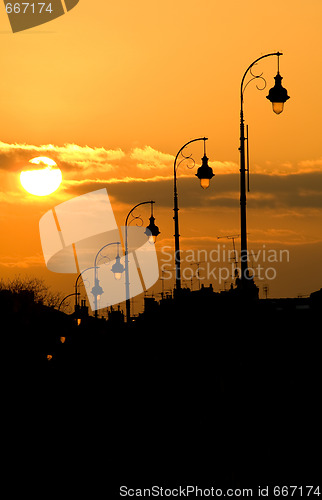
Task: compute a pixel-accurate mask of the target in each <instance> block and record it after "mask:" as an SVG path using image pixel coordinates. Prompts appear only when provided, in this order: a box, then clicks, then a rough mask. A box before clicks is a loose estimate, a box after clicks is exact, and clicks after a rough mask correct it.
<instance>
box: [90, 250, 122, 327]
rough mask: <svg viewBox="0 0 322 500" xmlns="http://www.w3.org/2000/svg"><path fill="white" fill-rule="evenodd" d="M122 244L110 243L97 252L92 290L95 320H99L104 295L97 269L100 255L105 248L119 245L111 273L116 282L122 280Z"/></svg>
mask: <svg viewBox="0 0 322 500" xmlns="http://www.w3.org/2000/svg"><path fill="white" fill-rule="evenodd" d="M120 244H121V243H120V242H119V241H116V242H113V243H108V244H107V245H104V246H103V247H102V248H100V250H99V251H98V252H97V254H96V256H95V259H94V286H93V288H92V290H91V292H92V294H93V296H94V307H95V313H94V314H95V318H97V309H98V302H99V300H100V298H101V296H102V294H103V293H104V290H103V288H102V287H101V286H100V282H99V279H98V268H97V258H98V256H99V254H100V253H101V251H102V250H104V248H107V247H109V246H112V245H117V255H116V258H115V263H114V264H113V266H112V268H111V271H112V272H113V273H114V278H115V279H116V280H119V279H120V278H121V275H122V273H123V272H124V266H123V264H121V261H120V253H119V245H120Z"/></svg>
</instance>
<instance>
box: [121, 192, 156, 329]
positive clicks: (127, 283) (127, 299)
mask: <svg viewBox="0 0 322 500" xmlns="http://www.w3.org/2000/svg"><path fill="white" fill-rule="evenodd" d="M154 203H155V201H152V200H150V201H142V202H141V203H138V204H137V205H135V206H134V207H133V208H131V210H130V211H129V213H128V214H127V216H126V219H125V224H124V225H125V309H126V322H127V323H129V322H130V320H131V301H130V276H129V247H128V226H129V225H130V224H131V222H132V221H133V220H137V219H140V220H141V222H142V224H143V221H142V219H141V217H140V216H138V217H134V216H133V215H132V217H133V219H132V220H131V221H130V222H129V217H130V215H131V214H132V213H133V212H134V210H135V209H136V208H138V207H140V206H141V205H146V204H150V205H151V217H150V224H149V225H148V227H147V229H148V230H149V235H150V236H151V239H152V243H154V241H155V238H156V237H157V236H158V234H160V231H159V228H158V226H156V225H155V224H154V220H155V219H154V217H153V204H154ZM149 239H150V237H149Z"/></svg>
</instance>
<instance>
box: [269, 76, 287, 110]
mask: <svg viewBox="0 0 322 500" xmlns="http://www.w3.org/2000/svg"><path fill="white" fill-rule="evenodd" d="M274 79H275V85H274V87H272V88H271V89H270V91H269V93H268V96H266V99H268V100H269V101H271V103H272V106H273V111H274V113H276V114H277V115H279V114H280V113H282V111H283V109H284V103H285V102H286V101H287V100H288V99H289V98H290V97H289V96H288V95H287V90H286V89H285V88H284V87H283V86H282V79H283V78H282V77H281V75H280V73H279V72H277V75H276V76H275V77H274Z"/></svg>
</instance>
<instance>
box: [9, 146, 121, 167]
mask: <svg viewBox="0 0 322 500" xmlns="http://www.w3.org/2000/svg"><path fill="white" fill-rule="evenodd" d="M35 156H48V157H49V158H52V159H53V160H55V161H56V163H57V164H58V166H59V168H61V169H62V170H63V171H67V172H68V171H70V170H76V171H77V170H80V171H84V170H85V169H92V170H93V169H97V168H101V169H107V170H108V169H109V168H111V165H110V164H111V162H115V161H119V160H121V159H122V158H123V157H124V156H125V153H124V152H123V151H122V150H121V149H115V150H114V149H112V150H107V149H105V148H103V147H101V148H92V147H89V146H78V145H77V144H65V145H64V146H56V145H53V144H46V145H41V146H35V145H31V144H7V143H4V142H0V169H3V170H7V171H8V170H9V171H13V172H18V171H20V170H21V169H22V168H24V167H25V166H26V165H27V164H28V162H29V161H30V160H31V159H32V158H34V157H35Z"/></svg>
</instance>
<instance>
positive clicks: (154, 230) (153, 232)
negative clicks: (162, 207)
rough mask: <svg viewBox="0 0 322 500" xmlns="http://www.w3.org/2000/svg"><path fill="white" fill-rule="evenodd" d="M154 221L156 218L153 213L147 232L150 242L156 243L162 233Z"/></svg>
mask: <svg viewBox="0 0 322 500" xmlns="http://www.w3.org/2000/svg"><path fill="white" fill-rule="evenodd" d="M154 221H155V218H154V217H153V215H151V217H150V224H149V225H148V226H147V227H146V229H145V234H146V235H147V236H148V238H149V242H150V243H155V241H156V238H157V236H158V235H159V234H160V230H159V228H158V226H156V225H155V223H154Z"/></svg>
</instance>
